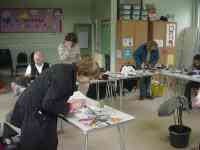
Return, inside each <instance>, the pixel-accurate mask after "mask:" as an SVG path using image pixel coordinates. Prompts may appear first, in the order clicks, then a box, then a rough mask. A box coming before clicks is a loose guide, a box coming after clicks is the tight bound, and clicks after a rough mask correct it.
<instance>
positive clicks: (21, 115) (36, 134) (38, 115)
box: [11, 64, 76, 150]
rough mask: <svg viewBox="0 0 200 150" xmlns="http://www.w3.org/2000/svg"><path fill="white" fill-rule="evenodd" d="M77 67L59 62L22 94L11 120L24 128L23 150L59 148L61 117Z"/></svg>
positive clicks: (65, 110)
mask: <svg viewBox="0 0 200 150" xmlns="http://www.w3.org/2000/svg"><path fill="white" fill-rule="evenodd" d="M75 77H76V75H75V67H74V66H73V65H66V64H57V65H54V66H52V67H51V68H50V69H49V70H48V71H47V72H44V73H42V74H41V75H40V76H39V77H37V78H36V79H35V81H34V82H33V83H32V84H31V86H29V87H28V88H27V89H26V90H25V91H24V92H23V93H22V95H21V96H20V97H19V99H18V101H17V102H16V104H15V107H14V111H13V116H12V118H11V123H12V124H14V125H15V126H17V127H19V128H21V131H22V135H21V144H20V150H56V149H57V116H58V114H60V113H61V114H66V113H68V111H69V106H68V105H66V101H67V100H68V98H69V97H70V96H71V95H72V94H73V91H74V87H75V80H76V79H75Z"/></svg>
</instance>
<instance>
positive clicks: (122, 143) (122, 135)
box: [117, 125, 126, 150]
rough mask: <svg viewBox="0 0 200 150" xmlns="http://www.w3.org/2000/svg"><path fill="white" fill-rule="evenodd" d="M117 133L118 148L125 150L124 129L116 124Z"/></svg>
mask: <svg viewBox="0 0 200 150" xmlns="http://www.w3.org/2000/svg"><path fill="white" fill-rule="evenodd" d="M117 129H118V133H119V142H120V149H121V150H126V144H125V139H124V132H123V131H124V130H123V127H122V125H118V126H117Z"/></svg>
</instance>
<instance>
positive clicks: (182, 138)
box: [158, 96, 191, 148]
mask: <svg viewBox="0 0 200 150" xmlns="http://www.w3.org/2000/svg"><path fill="white" fill-rule="evenodd" d="M183 110H187V111H188V112H189V106H188V100H187V99H186V98H185V97H184V96H177V97H172V98H170V99H168V100H167V101H165V102H164V103H163V104H161V105H160V108H159V111H158V113H159V116H161V117H162V116H170V115H173V117H174V124H172V125H170V126H169V128H168V129H169V140H170V144H171V145H172V146H174V147H177V148H184V147H187V145H188V143H189V137H190V133H191V128H190V127H188V126H185V125H184V124H183V118H182V117H183Z"/></svg>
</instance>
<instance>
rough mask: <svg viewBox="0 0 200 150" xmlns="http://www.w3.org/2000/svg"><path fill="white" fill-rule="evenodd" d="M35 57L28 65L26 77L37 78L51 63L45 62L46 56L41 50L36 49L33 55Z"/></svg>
mask: <svg viewBox="0 0 200 150" xmlns="http://www.w3.org/2000/svg"><path fill="white" fill-rule="evenodd" d="M33 59H34V63H32V64H30V65H28V67H27V69H26V72H25V77H31V78H35V77H36V76H38V75H40V74H41V73H42V72H43V71H44V70H46V69H48V68H49V64H48V63H46V62H44V59H45V57H44V54H43V53H42V52H41V51H36V52H35V53H34V55H33Z"/></svg>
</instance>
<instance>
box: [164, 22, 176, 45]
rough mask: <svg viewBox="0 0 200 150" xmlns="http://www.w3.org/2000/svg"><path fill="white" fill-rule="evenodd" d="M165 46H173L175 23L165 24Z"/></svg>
mask: <svg viewBox="0 0 200 150" xmlns="http://www.w3.org/2000/svg"><path fill="white" fill-rule="evenodd" d="M166 34H167V35H166V47H167V48H173V47H175V39H176V24H172V23H171V24H167V32H166Z"/></svg>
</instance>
